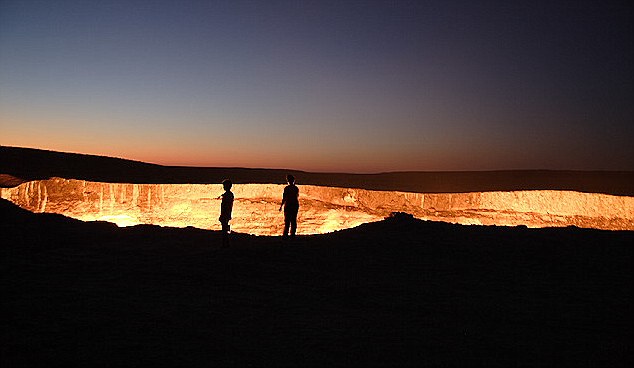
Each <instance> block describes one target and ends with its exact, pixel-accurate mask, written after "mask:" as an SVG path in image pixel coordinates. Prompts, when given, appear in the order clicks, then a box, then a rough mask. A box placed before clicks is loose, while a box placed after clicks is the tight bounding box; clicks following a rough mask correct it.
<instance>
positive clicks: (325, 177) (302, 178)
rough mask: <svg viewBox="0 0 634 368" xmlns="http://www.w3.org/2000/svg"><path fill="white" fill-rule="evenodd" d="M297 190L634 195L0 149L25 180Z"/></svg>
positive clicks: (598, 175)
mask: <svg viewBox="0 0 634 368" xmlns="http://www.w3.org/2000/svg"><path fill="white" fill-rule="evenodd" d="M288 173H290V174H293V175H295V177H296V178H297V180H298V183H299V184H311V185H323V186H335V187H346V188H362V189H370V190H397V191H405V192H419V193H460V192H485V191H511V190H573V191H579V192H588V193H605V194H612V195H626V196H633V195H634V172H633V171H556V170H505V171H453V172H452V171H447V172H442V171H440V172H390V173H379V174H345V173H311V172H303V171H298V170H284V169H248V168H219V167H212V168H200V167H183V166H161V165H155V164H148V163H143V162H139V161H132V160H126V159H121V158H112V157H103V156H94V155H84V154H76V153H63V152H54V151H45V150H39V149H32V148H19V147H6V146H0V174H8V175H12V176H14V177H18V178H21V179H24V180H37V179H46V178H49V177H62V178H69V179H80V180H90V181H102V182H119V183H139V184H144V183H156V184H160V183H163V184H171V183H192V184H213V183H220V182H222V180H223V179H225V178H227V177H229V178H231V179H232V180H233V182H234V183H238V184H244V183H277V184H283V183H284V178H285V177H286V174H288Z"/></svg>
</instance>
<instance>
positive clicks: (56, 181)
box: [0, 178, 634, 235]
mask: <svg viewBox="0 0 634 368" xmlns="http://www.w3.org/2000/svg"><path fill="white" fill-rule="evenodd" d="M282 190H283V185H277V184H241V185H235V186H234V187H233V189H232V191H233V192H234V194H235V203H234V207H233V219H232V221H231V227H232V229H233V230H234V231H237V232H242V233H250V234H256V235H278V234H281V232H282V227H283V214H282V213H280V212H279V211H278V208H279V204H280V200H281V194H282ZM300 190H301V194H300V205H301V208H300V214H299V218H298V223H299V227H298V232H299V233H301V234H319V233H327V232H332V231H336V230H341V229H347V228H351V227H355V226H358V225H360V224H363V223H367V222H372V221H378V220H381V219H383V218H385V217H387V216H388V215H389V214H390V213H392V212H397V211H398V212H407V213H410V214H413V215H414V216H415V217H417V218H420V219H423V220H433V221H445V222H450V223H457V224H465V225H473V224H475V225H505V226H516V225H526V226H529V227H557V226H571V225H574V226H578V227H586V228H596V229H606V230H634V197H625V196H612V195H606V194H592V193H579V192H571V191H552V190H539V191H515V192H482V193H476V192H474V193H407V192H388V191H371V190H363V189H349V188H332V187H318V186H311V185H302V186H300ZM222 191H223V190H222V187H221V185H219V184H117V183H99V182H88V181H82V180H69V179H60V178H53V179H49V180H43V181H31V182H27V183H23V184H21V185H19V186H17V187H13V188H2V189H0V194H1V197H2V198H5V199H8V200H10V201H12V202H13V203H16V204H17V205H19V206H21V207H23V208H25V209H28V210H30V211H33V212H51V213H59V214H62V215H66V216H69V217H73V218H76V219H79V220H84V221H109V222H113V223H116V224H117V225H119V226H130V225H136V224H155V225H161V226H174V227H186V226H193V227H198V228H202V229H213V230H219V229H220V223H219V222H218V216H219V210H220V200H219V199H217V197H218V195H219V194H220V193H222Z"/></svg>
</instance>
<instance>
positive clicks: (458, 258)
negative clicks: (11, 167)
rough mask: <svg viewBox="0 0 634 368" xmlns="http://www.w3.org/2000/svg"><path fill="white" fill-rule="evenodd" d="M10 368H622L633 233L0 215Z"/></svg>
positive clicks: (2, 204) (626, 356) (7, 211)
mask: <svg viewBox="0 0 634 368" xmlns="http://www.w3.org/2000/svg"><path fill="white" fill-rule="evenodd" d="M0 215H1V217H0V218H1V219H2V221H1V222H0V233H1V234H2V241H1V246H0V252H1V254H2V258H1V259H2V263H1V269H2V273H1V275H2V276H1V281H0V288H1V289H0V292H1V294H2V301H1V302H0V303H1V308H2V310H3V318H2V326H1V328H0V331H1V332H0V336H2V341H1V343H0V349H1V350H0V365H1V366H3V367H14V366H29V365H31V366H32V365H43V366H50V365H58V366H138V365H141V364H149V365H153V366H245V365H256V366H258V365H274V366H311V365H314V366H332V365H344V366H373V365H374V366H408V365H409V366H421V365H444V366H446V365H467V366H474V365H481V366H510V365H514V366H515V365H519V366H525V365H529V366H530V365H533V366H534V365H548V366H551V365H567V366H624V365H627V364H628V363H630V362H631V361H632V355H633V353H632V347H633V346H632V345H633V344H632V341H633V340H632V338H633V336H632V331H633V327H634V325H633V322H632V318H631V311H632V310H633V308H632V307H633V298H632V296H633V294H632V289H631V285H632V281H633V275H634V272H633V271H632V270H633V269H634V268H633V267H632V266H633V253H634V251H633V248H632V244H634V233H633V232H625V231H620V232H610V231H599V230H582V229H578V228H560V229H526V228H521V227H515V228H505V227H494V226H460V225H449V224H442V223H433V222H423V221H419V220H414V219H412V218H409V217H407V216H397V217H395V218H391V219H387V220H385V221H381V222H377V223H372V224H366V225H362V226H359V227H357V228H354V229H351V230H346V231H341V232H336V233H331V234H325V235H315V236H300V237H298V239H296V240H293V241H288V242H285V241H282V239H280V238H278V237H256V236H250V235H244V234H232V246H231V247H230V248H226V249H223V248H220V234H219V233H218V232H213V231H204V230H198V229H193V228H184V229H176V228H161V227H158V226H147V225H144V226H134V227H128V228H117V227H116V226H114V225H111V224H107V223H83V222H80V221H76V220H72V219H68V218H65V217H62V216H59V215H52V214H33V213H30V212H27V211H24V210H22V209H20V208H18V207H16V206H14V205H13V204H11V203H9V202H7V201H4V200H2V201H0Z"/></svg>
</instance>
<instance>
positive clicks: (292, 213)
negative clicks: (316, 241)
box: [284, 208, 299, 237]
mask: <svg viewBox="0 0 634 368" xmlns="http://www.w3.org/2000/svg"><path fill="white" fill-rule="evenodd" d="M298 210H299V208H288V209H287V211H285V212H284V215H285V216H284V217H285V220H286V221H285V223H286V225H285V231H284V234H285V235H286V234H287V231H288V227H289V226H290V228H291V236H293V237H294V236H295V232H296V231H297V212H298Z"/></svg>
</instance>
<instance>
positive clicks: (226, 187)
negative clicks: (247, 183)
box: [222, 179, 233, 190]
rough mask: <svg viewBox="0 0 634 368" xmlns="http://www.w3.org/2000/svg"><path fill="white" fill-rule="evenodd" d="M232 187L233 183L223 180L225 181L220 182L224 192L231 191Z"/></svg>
mask: <svg viewBox="0 0 634 368" xmlns="http://www.w3.org/2000/svg"><path fill="white" fill-rule="evenodd" d="M232 185H233V183H232V182H231V180H229V179H225V180H223V181H222V187H223V188H225V190H229V189H231V186H232Z"/></svg>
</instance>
